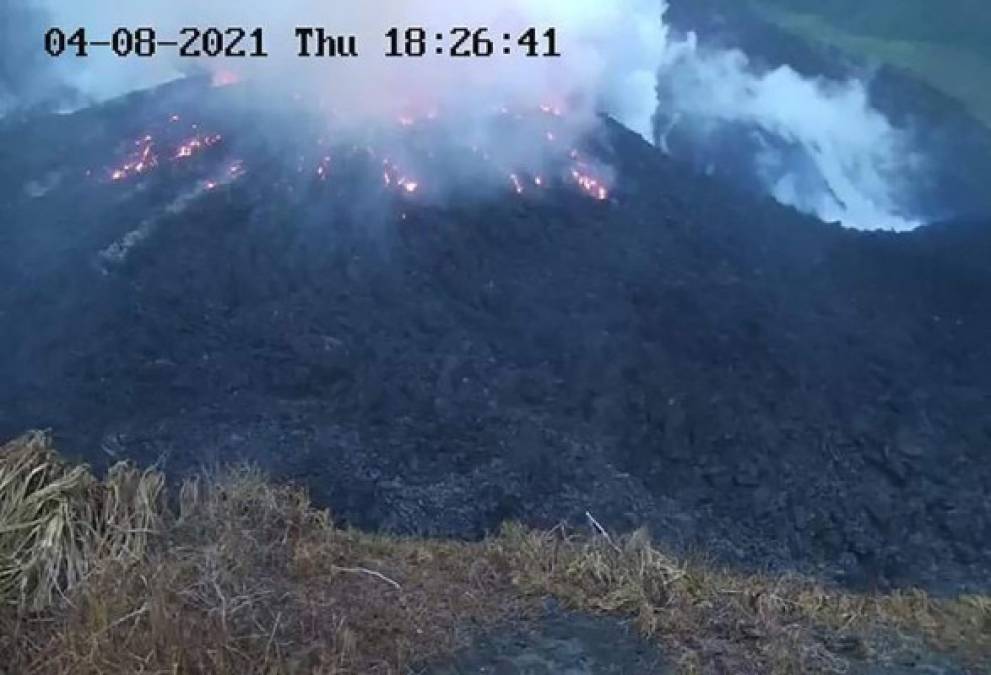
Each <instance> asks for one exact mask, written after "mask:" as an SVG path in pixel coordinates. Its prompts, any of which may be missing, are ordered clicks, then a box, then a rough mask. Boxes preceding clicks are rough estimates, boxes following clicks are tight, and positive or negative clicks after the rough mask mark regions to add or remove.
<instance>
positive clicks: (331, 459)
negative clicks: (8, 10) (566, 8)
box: [0, 85, 991, 589]
mask: <svg viewBox="0 0 991 675" xmlns="http://www.w3.org/2000/svg"><path fill="white" fill-rule="evenodd" d="M239 95H240V94H239V93H238V92H236V91H230V90H211V91H207V92H204V91H202V90H201V89H199V88H197V87H194V86H192V85H183V86H180V87H177V88H174V89H173V90H166V91H161V92H154V93H151V94H145V95H140V96H135V97H133V98H131V99H129V100H126V101H122V102H119V103H116V104H114V105H110V106H106V107H103V108H98V109H93V110H89V111H85V112H83V113H79V114H77V115H74V116H68V117H50V118H41V119H36V120H34V121H32V122H30V123H29V124H26V125H24V126H20V127H16V128H12V129H10V130H7V131H5V132H3V137H2V138H0V147H2V148H3V152H4V157H3V158H2V161H0V172H2V174H3V175H2V186H3V187H2V188H0V189H2V194H0V246H2V250H3V251H4V259H5V264H4V265H3V266H2V267H0V375H2V381H3V387H2V388H0V435H3V436H12V435H15V434H17V433H19V432H21V431H23V430H24V429H26V428H30V427H39V426H48V427H53V428H54V429H55V431H56V436H57V438H58V439H59V441H60V445H61V447H62V448H64V449H67V450H68V451H70V452H71V453H74V454H77V455H79V456H82V457H85V458H87V459H89V460H91V461H94V462H96V463H98V464H105V463H106V462H109V461H111V459H113V458H114V457H123V456H129V457H134V458H137V459H139V460H140V461H143V462H151V461H156V460H157V459H159V458H160V457H161V456H163V455H164V456H165V460H164V461H165V463H166V466H167V467H168V468H169V469H170V470H172V471H175V472H184V471H187V470H191V469H193V468H195V467H198V466H200V465H202V464H210V463H214V462H217V461H232V460H235V459H240V458H247V459H250V460H254V461H258V462H261V463H262V464H263V465H264V466H266V467H268V468H270V469H271V470H272V471H273V472H275V473H276V474H278V475H280V476H288V477H292V478H295V479H298V480H301V481H305V482H306V483H307V484H308V485H309V486H310V488H311V490H312V492H313V494H314V495H315V497H316V498H317V499H318V501H320V502H321V503H324V504H326V505H329V506H330V507H331V508H332V510H333V511H334V512H335V514H336V515H337V517H338V518H340V519H343V520H346V521H348V522H352V523H355V524H359V525H363V526H372V527H382V528H387V529H390V530H397V531H403V532H424V533H438V534H447V535H454V536H480V535H482V534H484V532H485V531H487V530H491V529H493V528H496V527H498V526H499V524H500V522H502V521H503V520H506V519H521V520H525V521H529V522H533V523H539V524H553V523H555V522H557V521H559V520H561V519H565V518H567V519H574V520H579V521H580V520H582V519H583V518H584V513H585V511H591V512H592V513H593V514H595V516H596V517H597V518H598V519H599V520H600V521H601V522H602V523H603V524H604V525H606V526H607V527H610V528H616V529H626V528H632V527H636V526H639V525H641V524H644V523H646V524H648V525H649V526H650V527H651V528H652V529H653V530H654V532H655V533H656V535H657V536H658V537H659V538H661V539H662V540H666V541H668V542H671V543H674V544H676V545H680V546H685V547H689V546H697V547H701V548H703V549H704V550H708V551H711V552H714V553H716V554H718V555H720V556H722V557H723V558H724V559H726V560H728V561H730V562H735V563H738V564H743V565H747V566H758V567H765V566H772V567H778V568H782V567H797V568H800V569H803V570H806V571H813V572H815V571H820V572H821V573H822V574H825V575H841V576H843V578H845V579H846V580H847V581H850V582H854V583H862V584H882V585H891V584H909V583H920V584H925V585H928V586H930V587H932V588H937V589H948V588H957V587H961V586H974V585H980V584H981V583H983V582H984V581H986V579H987V578H989V577H988V576H987V574H986V571H987V569H988V568H989V566H991V548H989V542H991V505H989V503H988V501H987V499H986V495H987V494H988V492H989V490H991V464H989V462H988V461H987V459H988V455H987V453H988V449H989V447H991V311H989V310H991V302H989V298H991V294H989V291H991V257H988V255H986V254H987V252H988V246H989V240H991V223H988V222H976V221H975V222H960V223H946V224H942V225H938V226H932V227H927V228H922V229H920V230H918V231H916V232H914V233H911V234H906V235H894V234H881V233H863V232H854V231H847V230H844V229H842V228H840V227H839V226H835V225H827V224H823V223H821V222H819V221H817V220H815V219H812V218H808V217H805V216H802V215H800V214H798V213H796V212H795V211H793V210H791V209H787V208H784V207H781V206H779V205H777V204H775V203H773V202H771V201H769V200H759V199H755V198H754V197H752V196H749V195H746V194H743V193H742V192H739V191H736V190H733V189H731V188H728V187H726V186H723V185H721V184H719V183H717V182H715V181H713V180H710V179H707V178H704V177H700V176H697V175H694V174H692V173H691V172H690V171H688V170H687V169H686V168H685V167H684V166H681V165H679V164H678V163H676V162H673V161H670V160H668V159H666V158H664V157H663V156H661V155H660V154H659V153H658V152H656V151H655V150H654V149H653V148H652V147H651V146H649V145H647V144H646V143H644V142H643V141H642V140H641V139H640V138H639V137H637V136H636V135H634V134H632V133H630V132H628V131H626V130H625V129H623V128H622V127H620V126H619V125H616V124H614V123H612V122H609V121H604V122H603V123H602V125H601V128H600V129H599V130H598V131H597V133H595V134H593V136H592V137H590V138H589V139H588V141H587V148H586V151H587V152H590V153H593V154H595V155H596V156H597V157H598V158H599V159H600V160H601V161H603V162H607V163H608V164H610V165H611V166H612V167H614V169H615V171H616V173H617V182H616V186H615V188H614V190H613V192H612V195H611V197H610V199H609V200H607V201H604V202H599V201H595V200H592V199H590V198H589V197H587V196H586V195H584V194H582V193H581V192H580V191H579V190H577V189H575V188H574V186H570V185H568V184H566V183H560V184H555V185H553V186H552V187H551V188H549V189H548V190H546V191H544V192H541V193H539V194H531V193H528V194H525V195H523V196H522V197H517V196H516V195H515V194H514V193H513V192H512V191H511V190H509V189H505V190H502V189H499V190H495V191H493V192H491V193H486V194H482V195H474V196H470V197H469V196H465V197H464V198H451V199H446V200H441V201H431V200H426V199H424V200H417V199H399V198H395V197H389V196H385V195H380V196H379V197H378V198H376V199H370V200H363V199H360V198H359V196H360V194H362V193H361V192H360V191H358V189H357V188H356V187H355V186H356V185H358V184H359V183H360V180H359V178H360V177H359V175H358V174H360V171H359V169H357V168H355V169H353V170H349V169H343V170H342V171H343V173H341V174H338V175H335V177H334V178H333V179H332V180H330V181H326V182H322V181H318V180H315V179H314V178H313V177H312V176H307V177H306V178H305V179H301V178H300V177H299V176H298V174H297V173H296V171H295V168H294V163H293V161H292V155H291V152H293V151H290V159H289V161H287V160H286V157H285V156H283V155H284V154H285V153H284V152H283V151H282V150H281V149H280V146H279V145H278V143H276V142H269V141H268V140H266V139H261V138H256V137H255V136H254V135H253V134H252V131H251V130H252V129H255V128H260V127H261V125H260V124H259V123H253V122H252V120H251V118H250V117H248V114H247V113H244V114H243V115H242V114H240V113H239V114H232V113H231V112H230V107H229V105H228V103H229V99H230V97H236V96H239ZM175 111H179V112H181V114H182V116H183V117H184V118H196V119H197V120H200V122H201V123H202V126H203V128H204V129H208V128H209V129H211V130H216V131H217V132H222V133H223V134H224V136H225V138H226V139H227V140H226V141H225V143H224V146H223V147H225V148H227V150H221V149H219V146H218V149H215V150H211V151H210V152H206V153H204V154H203V155H202V156H198V157H197V158H196V159H195V163H193V164H191V165H189V166H188V167H184V168H183V167H180V168H176V167H173V166H172V165H168V166H161V167H159V170H158V171H157V172H154V173H149V175H148V176H147V177H144V178H138V179H136V180H134V181H131V182H127V183H126V185H120V184H117V183H109V182H107V181H106V180H91V179H87V178H86V177H85V171H86V170H87V168H90V167H94V166H100V162H101V161H103V159H102V158H103V157H104V156H105V155H106V153H107V152H108V151H109V150H108V149H114V148H118V149H119V147H120V144H121V143H122V142H123V143H126V142H129V141H127V139H132V138H139V137H140V135H141V134H142V133H143V129H145V128H146V127H147V125H148V124H150V123H151V121H152V120H158V119H161V118H162V117H163V116H167V115H169V114H172V113H174V112H175ZM252 124H255V126H251V125H252ZM122 139H123V140H122ZM42 141H44V142H42ZM228 150H231V151H233V152H234V154H232V155H226V154H223V153H224V152H227V151H228ZM235 155H236V157H237V158H238V159H240V160H243V161H244V163H245V166H246V167H248V169H247V173H246V174H245V175H244V176H243V177H242V178H241V179H240V180H238V181H236V182H233V183H230V184H223V185H220V186H219V187H217V188H216V189H214V190H209V191H202V192H199V193H197V196H196V197H195V198H189V199H187V200H186V201H182V200H181V199H180V197H181V195H183V194H185V193H188V191H189V189H190V186H191V185H195V184H197V183H198V182H199V181H201V180H202V176H206V175H214V174H215V173H216V171H222V170H223V169H224V166H225V165H226V164H225V163H226V162H229V161H230V160H231V158H232V157H233V156H235ZM287 167H288V168H287ZM352 174H353V175H352ZM29 183H30V185H31V187H30V188H29V187H28V184H29ZM507 188H508V186H507ZM39 193H43V194H41V195H39ZM177 199H178V200H179V201H177ZM366 202H367V203H366ZM177 204H179V205H177ZM149 223H150V224H149ZM133 232H141V233H142V234H141V235H140V236H136V237H132V240H127V241H131V243H132V244H133V245H132V246H131V247H130V248H129V249H128V250H127V252H126V255H122V256H119V257H116V258H115V257H114V256H109V257H108V254H107V251H108V250H110V251H113V250H117V249H112V248H108V247H111V245H112V244H114V242H118V243H119V242H121V241H122V240H125V239H122V238H124V237H125V236H126V235H127V233H133Z"/></svg>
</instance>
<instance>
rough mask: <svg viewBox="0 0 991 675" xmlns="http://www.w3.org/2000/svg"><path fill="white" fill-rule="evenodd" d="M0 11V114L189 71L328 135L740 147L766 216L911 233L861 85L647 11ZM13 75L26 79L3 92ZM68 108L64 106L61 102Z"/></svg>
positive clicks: (165, 6) (713, 152) (54, 1)
mask: <svg viewBox="0 0 991 675" xmlns="http://www.w3.org/2000/svg"><path fill="white" fill-rule="evenodd" d="M0 11H2V12H4V13H5V16H2V17H0V19H3V25H4V26H8V27H9V26H13V25H17V26H18V28H17V29H16V30H17V35H18V36H20V37H19V38H18V40H19V41H18V40H15V41H14V47H16V51H17V52H18V53H17V54H14V53H13V52H12V51H11V50H12V46H11V44H7V46H6V47H5V51H6V55H5V58H4V68H5V70H4V71H3V79H2V80H0V96H2V97H4V98H5V99H6V105H7V107H10V106H11V105H12V101H16V100H17V99H18V98H20V99H21V103H24V101H25V100H28V99H30V100H31V101H38V100H54V99H59V100H61V101H62V103H63V104H64V105H67V106H70V105H78V104H79V101H87V102H95V101H100V100H105V99H108V98H111V97H113V96H117V95H119V94H122V93H124V92H127V91H130V90H133V89H137V88H144V87H149V86H153V85H156V84H160V83H162V82H165V81H168V80H170V79H174V78H178V77H183V76H185V75H188V74H189V73H190V72H193V71H196V70H201V69H204V68H206V69H213V70H214V71H215V72H217V73H222V74H223V76H225V77H226V76H236V77H238V78H243V79H248V80H251V81H252V82H255V83H261V86H262V87H263V88H264V89H265V90H267V91H268V92H270V95H271V96H272V97H273V99H274V98H277V97H279V96H285V97H292V98H293V99H295V100H299V99H300V98H303V99H306V100H312V101H314V102H319V104H320V105H321V106H324V107H326V108H327V109H329V110H332V111H333V113H334V115H335V116H336V117H337V118H338V120H339V121H341V122H343V123H344V124H352V125H358V126H362V125H367V124H368V123H369V121H374V120H381V121H387V120H395V119H396V117H397V116H402V115H407V114H414V115H419V114H426V113H427V112H429V111H433V110H444V111H445V112H446V113H452V114H451V115H450V118H451V119H460V120H465V119H467V118H468V117H469V116H470V115H469V114H470V113H478V112H482V113H485V112H490V111H493V110H497V109H499V108H501V107H502V106H516V105H524V106H537V105H552V106H555V107H558V106H559V107H561V108H563V109H564V110H566V111H567V113H568V117H569V120H571V124H572V129H571V131H572V133H574V134H578V133H580V132H581V131H582V130H583V129H584V128H587V127H588V126H590V125H591V124H592V123H593V122H594V119H595V114H596V113H599V112H606V113H609V114H611V115H613V116H614V117H616V118H617V119H619V121H621V122H623V123H624V124H626V125H627V126H628V127H630V128H632V129H634V130H635V131H637V132H639V133H640V134H641V135H643V136H644V137H645V138H648V139H650V140H651V141H653V142H656V143H657V144H658V145H659V146H660V148H661V149H662V150H670V147H669V145H668V141H669V140H670V138H671V137H672V134H675V135H680V136H682V137H688V138H691V139H692V142H693V143H694V146H695V148H696V151H697V152H701V153H703V154H704V155H705V157H706V162H707V163H709V164H715V165H718V164H719V162H720V160H721V159H722V157H721V155H722V153H723V151H724V141H725V139H726V138H727V134H729V135H730V136H732V135H733V134H736V133H737V132H739V133H740V134H744V135H746V136H747V138H749V139H750V141H749V142H748V143H749V144H748V146H747V150H746V152H747V161H748V162H749V165H750V169H751V170H752V172H753V173H754V175H756V176H757V177H758V179H759V180H760V182H761V183H762V185H763V187H764V189H766V190H767V191H768V192H770V193H771V194H773V195H774V196H775V197H776V198H777V199H778V200H780V201H782V202H784V203H787V204H791V205H794V206H796V207H797V208H799V209H802V210H804V211H807V212H809V213H814V214H817V215H819V216H820V217H822V218H823V219H826V220H840V221H842V222H843V223H845V224H846V225H848V226H852V227H861V228H888V229H899V230H902V229H909V228H911V227H913V226H915V225H916V224H917V223H916V221H915V219H913V218H912V216H911V213H910V212H909V211H910V209H908V208H907V207H905V206H904V205H905V204H906V203H908V198H909V197H910V194H909V190H908V185H907V183H908V182H909V180H910V176H911V175H912V170H915V169H917V168H918V166H920V160H917V159H912V160H911V162H908V163H907V162H906V159H907V158H912V157H913V155H912V152H911V145H912V144H911V141H910V137H909V136H908V135H907V134H906V133H904V132H902V131H899V130H898V129H896V128H895V127H894V126H893V125H892V124H891V123H890V122H889V121H888V120H887V119H886V118H885V117H884V116H883V115H882V114H880V113H879V112H878V111H877V110H875V109H874V108H872V106H871V104H870V102H869V100H868V97H867V94H866V91H865V88H864V86H863V84H862V83H860V82H857V81H853V80H851V81H849V82H827V81H820V80H814V79H807V78H803V77H801V76H800V75H799V74H798V73H796V72H795V71H794V70H792V69H790V68H787V67H784V68H780V69H777V70H774V71H770V72H759V71H758V70H756V69H755V68H754V67H753V66H752V65H751V64H750V63H749V61H748V59H747V57H746V55H744V54H743V53H742V52H739V51H733V50H706V49H703V48H701V47H700V46H699V44H698V41H697V40H696V38H695V36H693V35H688V36H680V35H674V34H673V33H672V31H671V30H670V28H669V27H668V26H667V25H666V24H665V23H664V20H663V16H664V13H665V11H666V3H664V2H662V1H661V0H616V1H614V2H602V1H601V0H541V1H539V2H538V1H536V0H491V1H490V2H486V3H453V2H450V1H449V0H418V1H416V2H410V1H409V0H379V2H376V3H373V4H370V3H362V2H357V1H355V2H336V3H328V2H318V1H317V0H285V1H284V2H281V3H245V2H243V1H239V0H215V1H213V2H209V3H204V2H199V1H198V0H197V1H194V0H144V1H143V2H140V3H119V2H116V1H115V0H89V1H88V2H85V3H82V2H64V1H62V0H36V1H35V2H28V0H8V2H7V3H6V4H5V6H4V8H3V9H2V10H0ZM42 12H44V13H42ZM48 26H59V27H62V28H64V29H66V30H71V29H74V28H77V27H81V26H85V27H86V28H87V30H88V31H89V33H90V36H91V39H100V38H102V39H107V38H108V37H109V34H110V33H112V32H113V31H114V30H115V29H116V28H118V27H122V26H123V27H129V28H136V27H141V26H152V27H154V28H155V29H156V30H157V31H158V33H159V35H160V36H162V37H165V36H168V37H174V36H177V35H178V32H179V29H180V28H182V27H185V26H199V27H209V26H216V27H221V28H223V27H228V26H240V27H244V28H249V29H250V28H253V27H256V26H258V27H263V28H264V30H265V34H266V38H267V45H266V46H267V50H268V51H269V53H270V54H271V56H270V58H267V59H245V60H231V59H202V60H195V61H190V60H188V59H179V58H170V56H169V55H168V54H167V53H161V54H159V55H158V56H156V57H155V58H151V59H141V58H127V59H121V58H118V57H117V56H115V55H113V54H112V53H110V52H109V50H103V51H97V50H93V53H92V55H91V56H90V57H88V58H85V59H76V58H74V57H71V56H63V57H61V58H60V59H57V60H40V58H39V57H38V56H36V54H39V53H40V52H41V42H42V39H41V36H42V34H43V32H44V30H45V29H46V27H48ZM297 26H322V27H325V28H327V29H329V30H331V31H335V32H339V33H347V34H355V35H357V36H358V40H359V45H360V47H361V56H360V57H359V58H357V59H352V60H335V59H300V58H298V57H297V55H296V46H297V45H296V39H295V37H294V35H293V31H294V29H295V27H297ZM408 26H422V27H424V28H425V29H426V30H427V32H428V34H431V35H432V34H433V33H436V32H446V31H448V30H449V29H450V28H452V27H454V26H465V27H471V28H479V27H488V28H490V29H491V33H493V34H494V36H493V37H496V38H497V39H498V38H501V35H500V34H501V33H503V32H509V33H512V34H514V35H519V34H521V33H522V32H523V31H524V30H526V29H528V28H530V27H534V28H537V29H538V32H542V31H543V30H545V29H547V28H551V27H553V28H556V29H557V32H558V36H559V48H560V51H561V52H562V54H563V55H562V57H560V58H525V57H523V56H520V55H513V56H502V55H500V54H496V55H494V56H492V57H490V58H469V59H454V58H450V57H447V56H436V55H433V54H430V53H428V54H427V55H426V56H425V57H423V58H419V59H388V58H385V57H384V56H383V54H384V52H385V48H386V39H385V33H386V31H387V30H388V29H390V28H392V27H398V28H400V29H401V30H402V29H404V28H405V27H408ZM9 30H11V29H9V28H8V31H9ZM500 46H501V45H500ZM21 52H23V54H22V53H21ZM8 64H10V65H8ZM13 64H29V65H30V68H31V70H30V72H24V73H21V74H14V75H12V74H11V72H8V71H9V70H11V67H12V65H13ZM19 67H20V65H19ZM18 72H20V71H18ZM70 90H71V91H72V92H74V94H73V95H72V96H67V95H66V92H68V91H70ZM4 98H0V113H2V110H3V107H2V106H3V103H4ZM466 113H469V114H466ZM458 124H460V125H461V126H460V127H458V128H455V129H452V133H456V134H459V135H472V137H473V139H474V140H477V139H481V141H480V142H484V143H486V144H488V145H489V146H491V148H492V149H493V151H495V150H496V149H498V152H500V153H502V154H503V155H505V154H506V153H507V152H509V151H510V149H507V148H506V147H505V143H501V142H500V140H499V135H498V134H497V133H494V132H493V131H492V130H491V129H481V130H480V129H478V128H477V127H476V126H469V125H470V123H469V122H466V121H461V122H459V123H458ZM473 142H474V141H473ZM519 152H520V153H532V149H523V148H520V149H519Z"/></svg>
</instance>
